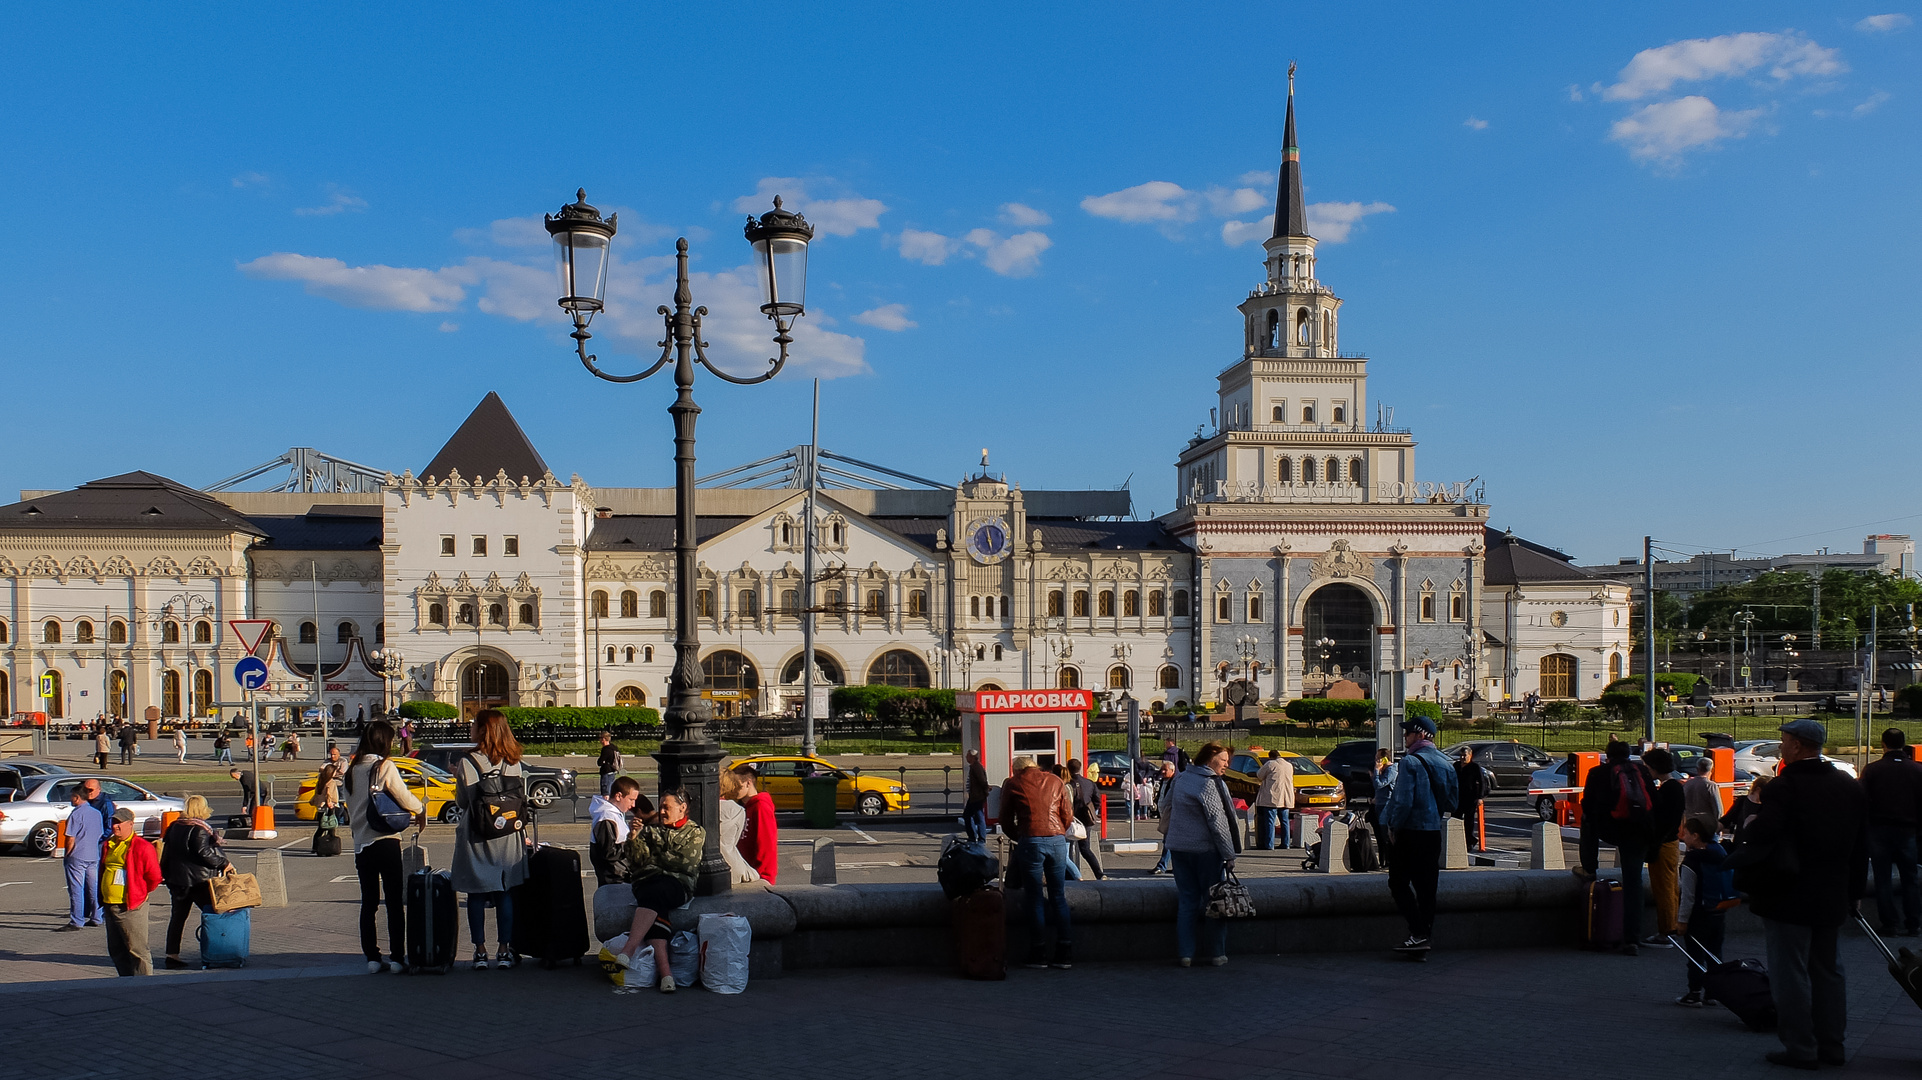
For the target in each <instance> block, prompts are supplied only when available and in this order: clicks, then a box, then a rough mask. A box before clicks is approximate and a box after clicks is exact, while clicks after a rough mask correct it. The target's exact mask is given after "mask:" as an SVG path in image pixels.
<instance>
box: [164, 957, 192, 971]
mask: <svg viewBox="0 0 1922 1080" xmlns="http://www.w3.org/2000/svg"><path fill="white" fill-rule="evenodd" d="M164 966H165V967H166V969H167V970H168V971H185V970H187V969H188V968H190V967H192V966H193V965H192V964H189V963H188V962H186V961H185V960H182V959H180V958H179V957H178V956H169V957H168V958H167V962H166V964H165V965H164Z"/></svg>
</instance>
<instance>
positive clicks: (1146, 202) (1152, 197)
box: [1081, 180, 1196, 224]
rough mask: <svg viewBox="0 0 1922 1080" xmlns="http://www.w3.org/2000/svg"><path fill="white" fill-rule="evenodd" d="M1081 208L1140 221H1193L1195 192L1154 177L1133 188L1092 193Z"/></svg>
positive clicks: (1125, 219) (1098, 213) (1084, 200)
mask: <svg viewBox="0 0 1922 1080" xmlns="http://www.w3.org/2000/svg"><path fill="white" fill-rule="evenodd" d="M1081 209H1083V210H1086V211H1087V212H1088V213H1090V214H1093V215H1094V216H1095V217H1102V218H1112V219H1114V220H1115V221H1126V222H1130V223H1133V224H1140V223H1142V222H1147V221H1193V220H1194V219H1195V212H1196V207H1195V197H1194V193H1193V192H1191V191H1189V190H1188V189H1186V188H1184V187H1182V186H1181V185H1180V184H1176V183H1172V182H1170V181H1167V180H1150V181H1148V182H1147V183H1145V184H1136V185H1135V186H1134V187H1131V188H1122V189H1121V190H1120V191H1111V192H1109V193H1108V194H1106V195H1090V196H1088V197H1087V198H1085V199H1083V200H1081Z"/></svg>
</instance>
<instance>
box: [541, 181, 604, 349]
mask: <svg viewBox="0 0 1922 1080" xmlns="http://www.w3.org/2000/svg"><path fill="white" fill-rule="evenodd" d="M574 197H575V201H574V202H572V203H569V204H568V205H566V206H563V207H561V212H560V213H558V214H549V215H547V232H548V235H550V236H552V237H553V238H554V266H555V270H556V271H557V272H558V273H559V275H560V285H561V299H560V305H561V307H562V308H564V309H566V311H567V312H568V313H569V314H571V315H573V316H574V317H575V319H577V320H579V321H581V322H583V323H585V322H590V321H592V320H593V318H594V313H595V312H597V311H600V310H601V306H602V301H603V300H604V299H605V298H606V296H607V256H608V248H609V247H610V246H612V244H613V242H614V229H615V223H616V221H617V219H619V217H620V215H619V214H610V215H608V217H607V218H606V219H605V220H603V219H602V218H601V212H600V211H599V210H597V209H595V208H594V207H592V206H589V205H588V204H587V189H585V188H582V189H580V190H579V191H576V192H575V196H574Z"/></svg>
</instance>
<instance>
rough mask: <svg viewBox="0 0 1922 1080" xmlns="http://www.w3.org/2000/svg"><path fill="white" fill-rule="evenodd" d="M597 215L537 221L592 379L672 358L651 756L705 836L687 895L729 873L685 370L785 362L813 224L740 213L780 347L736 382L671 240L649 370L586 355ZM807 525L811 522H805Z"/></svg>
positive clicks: (602, 261) (778, 214)
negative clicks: (668, 292)
mask: <svg viewBox="0 0 1922 1080" xmlns="http://www.w3.org/2000/svg"><path fill="white" fill-rule="evenodd" d="M617 216H618V215H610V216H608V217H607V218H605V219H603V218H602V217H601V214H600V211H599V210H597V209H595V208H594V207H592V206H589V205H588V203H587V192H586V191H585V190H582V191H579V192H577V193H576V196H575V201H574V202H573V203H570V204H568V205H566V206H563V207H561V210H560V213H558V214H551V215H549V216H548V217H547V222H546V223H547V231H548V233H549V234H550V235H552V236H553V238H554V247H555V256H556V262H557V267H558V269H559V271H560V284H561V297H560V306H561V308H562V309H563V310H565V311H566V312H567V313H568V315H569V316H570V317H572V319H573V321H574V332H573V333H572V334H571V335H569V336H571V337H572V338H573V339H574V347H575V351H576V352H577V353H579V355H580V358H581V364H582V365H583V366H584V367H586V368H587V370H588V371H589V372H590V373H592V374H593V375H594V376H595V377H596V378H599V379H604V380H606V381H608V382H615V383H633V382H640V381H641V380H642V379H645V378H647V377H648V376H650V375H653V374H654V373H655V372H657V371H659V370H661V368H663V367H665V366H667V363H668V361H670V360H672V361H674V386H675V389H676V391H677V393H676V395H675V398H674V404H672V405H670V406H668V410H667V411H668V413H669V414H670V415H671V416H673V418H674V520H675V535H674V573H675V582H674V586H675V600H676V603H675V610H674V670H673V672H672V673H671V674H670V675H669V676H668V705H667V712H666V715H665V716H664V717H663V719H664V721H665V723H666V727H667V738H666V739H664V740H663V741H662V742H661V749H660V752H659V753H657V754H655V755H654V759H655V760H656V761H658V762H660V766H661V767H660V785H661V790H663V791H666V790H670V789H673V788H677V787H678V788H685V789H687V793H688V801H689V808H690V809H691V810H692V811H693V815H694V819H695V820H696V821H698V822H700V823H701V825H702V827H703V828H704V829H705V830H706V833H707V844H706V848H705V850H704V851H703V852H702V855H701V870H700V874H699V876H698V877H697V878H696V879H695V883H694V891H695V893H696V894H702V895H705V894H711V893H718V892H725V891H727V889H728V887H729V884H730V875H729V873H728V869H727V863H726V861H725V860H724V859H722V857H721V847H720V842H721V832H720V763H721V758H722V756H723V755H722V753H721V746H720V744H719V743H717V742H715V741H714V739H713V738H712V737H710V736H709V735H708V733H707V722H708V719H709V717H710V716H711V715H712V712H713V709H712V706H711V705H710V704H709V703H708V702H707V701H706V700H705V699H704V698H703V697H702V690H703V688H704V687H705V684H706V680H705V679H704V678H703V676H702V674H701V640H700V627H699V625H698V624H697V623H696V621H695V618H694V586H695V573H696V564H695V556H696V553H697V543H698V537H697V536H696V533H695V514H694V510H695V507H694V421H695V418H696V417H698V416H699V415H700V412H701V409H700V406H698V405H696V404H695V403H694V366H695V364H697V363H698V364H700V365H701V366H702V367H705V368H707V370H708V372H709V373H711V374H713V375H714V376H715V377H717V378H720V379H722V380H725V381H727V382H731V383H737V384H741V385H751V384H753V383H760V382H766V381H767V380H769V379H771V378H773V377H774V376H775V375H776V374H778V373H779V372H780V370H781V368H782V366H783V365H785V364H786V363H787V357H788V345H790V344H791V343H792V342H793V340H794V339H793V338H792V337H790V336H789V334H788V331H789V330H791V329H792V328H793V326H794V320H795V319H796V318H798V317H800V316H801V315H802V314H804V313H805V307H804V303H803V301H804V298H805V295H806V285H807V249H808V242H809V241H810V240H812V239H813V238H814V227H813V226H812V225H809V224H808V223H807V220H806V219H805V218H803V217H802V216H801V215H799V214H796V213H794V212H793V211H790V210H783V209H782V208H781V200H780V199H779V198H776V199H775V200H774V209H773V210H772V211H770V212H768V213H766V214H763V215H761V217H760V218H758V219H756V218H749V219H748V222H747V228H746V235H747V239H748V242H749V243H751V244H752V245H753V246H754V253H755V260H754V261H755V265H756V268H757V269H758V270H759V272H760V278H761V290H762V293H763V295H764V296H765V297H766V302H765V303H763V304H762V305H761V311H762V313H763V314H765V315H767V317H768V318H770V319H772V320H773V321H774V328H775V335H774V343H775V344H776V345H777V346H779V347H780V356H779V358H778V359H773V360H770V361H769V365H770V366H769V368H768V370H767V371H765V372H763V373H762V374H760V375H756V376H753V377H751V378H738V377H736V376H733V375H729V374H728V373H727V372H724V371H722V370H721V369H719V368H717V367H715V366H714V364H713V363H712V362H711V361H709V360H708V358H707V342H705V341H703V340H702V339H701V319H702V317H703V316H705V315H706V314H707V309H706V308H705V307H695V306H694V294H693V290H692V289H690V288H689V286H688V279H687V238H686V237H682V238H681V239H679V240H676V241H675V243H674V251H675V278H674V308H673V310H672V311H670V310H669V309H668V308H667V307H666V306H665V305H663V306H662V307H660V308H658V309H657V314H659V315H661V316H662V318H663V320H664V325H665V330H666V333H665V336H664V337H663V338H662V339H661V342H660V346H661V356H660V359H658V360H656V361H655V362H654V364H653V366H651V367H649V368H647V369H646V370H644V371H640V372H636V373H634V374H631V375H613V374H609V373H608V372H605V371H602V370H601V369H600V367H599V366H597V364H596V360H597V358H596V357H595V356H593V355H591V354H589V353H588V351H587V342H588V340H589V339H590V338H591V337H592V335H591V334H589V333H588V331H587V327H588V324H589V323H591V322H593V320H594V316H595V315H596V314H597V313H599V312H600V311H601V310H602V307H603V298H604V297H605V296H606V292H607V267H608V253H609V248H610V246H611V244H612V243H613V240H614V232H615V227H616V226H615V219H616V217H617ZM808 524H809V527H812V525H813V523H812V522H809V523H808Z"/></svg>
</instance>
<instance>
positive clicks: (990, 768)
mask: <svg viewBox="0 0 1922 1080" xmlns="http://www.w3.org/2000/svg"><path fill="white" fill-rule="evenodd" d="M954 704H955V708H956V709H957V710H958V711H959V712H960V713H961V750H962V752H963V753H968V752H971V751H976V750H978V751H980V752H981V767H982V768H983V769H986V770H987V773H988V783H990V784H993V785H996V786H999V785H1000V784H1001V782H1002V781H1004V780H1006V779H1007V778H1008V776H1009V774H1010V773H1011V772H1012V771H1013V762H1014V759H1015V758H1017V757H1031V758H1033V759H1034V761H1035V764H1037V765H1040V766H1042V767H1044V768H1054V767H1056V766H1060V765H1066V764H1067V763H1068V761H1069V759H1070V758H1076V757H1085V756H1086V754H1087V751H1088V710H1089V709H1091V708H1093V707H1094V695H1093V694H1092V693H1090V692H1089V691H1086V690H981V691H978V692H976V693H972V694H956V695H954Z"/></svg>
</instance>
